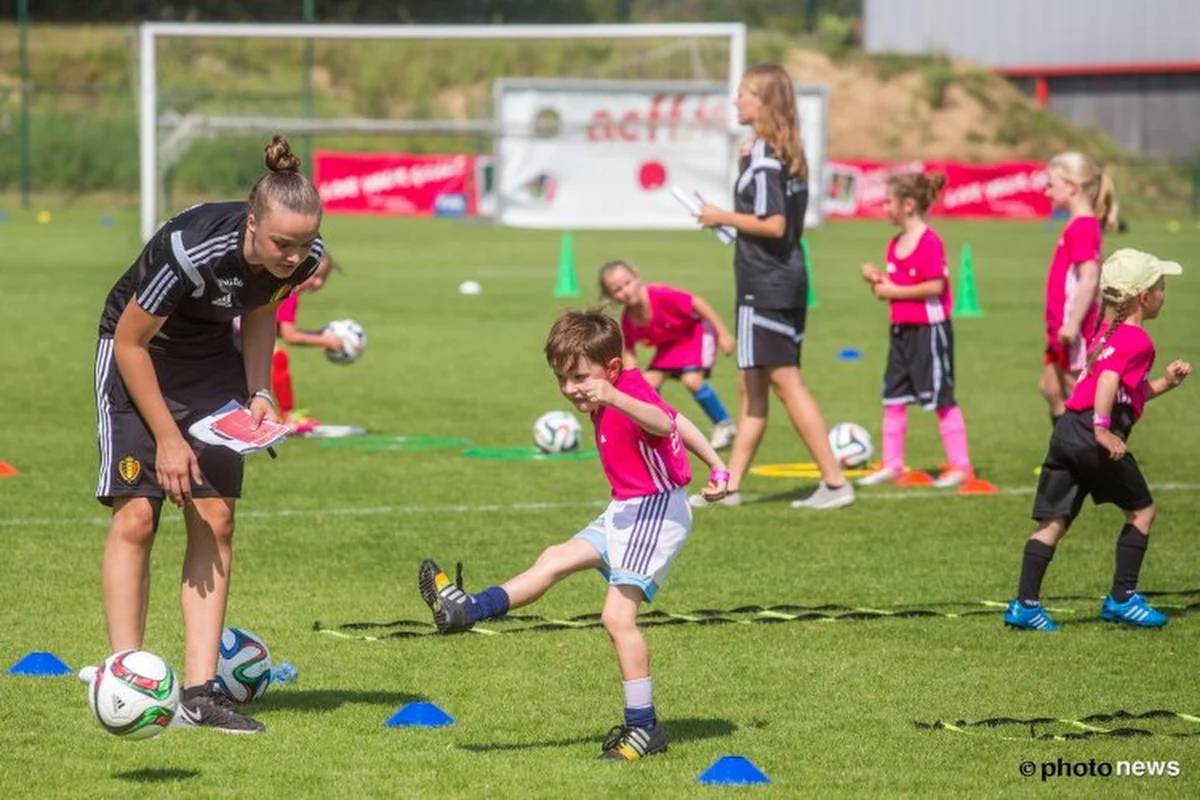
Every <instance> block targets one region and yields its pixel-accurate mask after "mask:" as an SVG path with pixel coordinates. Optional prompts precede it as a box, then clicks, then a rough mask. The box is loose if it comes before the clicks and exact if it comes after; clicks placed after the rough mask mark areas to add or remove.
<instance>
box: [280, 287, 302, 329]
mask: <svg viewBox="0 0 1200 800" xmlns="http://www.w3.org/2000/svg"><path fill="white" fill-rule="evenodd" d="M299 306H300V293H299V292H297V291H294V290H293V291H291V292H289V293H288V296H287V297H286V298H285V299H284V301H283V302H282V303H280V304H279V308H277V309H275V324H276V325H278V324H279V323H281V322H290V323H292V324H293V325H295V324H296V309H297V308H299Z"/></svg>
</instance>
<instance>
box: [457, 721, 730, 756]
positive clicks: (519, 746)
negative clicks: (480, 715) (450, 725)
mask: <svg viewBox="0 0 1200 800" xmlns="http://www.w3.org/2000/svg"><path fill="white" fill-rule="evenodd" d="M663 725H664V726H665V727H666V729H667V740H668V741H670V742H687V741H692V740H694V739H719V738H722V737H724V736H731V735H732V734H733V733H734V732H735V731H737V725H735V724H733V723H732V722H730V721H729V720H727V719H700V718H696V717H685V718H684V719H673V720H666V721H664V722H663ZM603 739H604V736H603V735H601V734H595V733H593V734H591V735H589V736H574V737H571V738H570V739H551V740H549V741H541V742H502V743H494V744H460V745H458V748H459V749H460V750H468V751H470V752H472V753H492V752H504V751H506V750H536V749H539V748H543V747H574V746H576V745H581V744H594V745H596V746H597V747H599V746H600V743H601V742H602V741H603Z"/></svg>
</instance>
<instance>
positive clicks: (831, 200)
mask: <svg viewBox="0 0 1200 800" xmlns="http://www.w3.org/2000/svg"><path fill="white" fill-rule="evenodd" d="M825 169H826V172H825V198H824V205H823V206H822V211H823V212H824V215H825V216H826V217H828V218H830V219H886V218H887V211H886V204H887V180H888V178H889V177H891V176H892V175H894V174H896V173H900V172H914V171H921V172H925V173H932V172H941V173H943V174H944V175H945V176H946V187H945V188H944V189H942V195H941V197H940V198H938V201H937V202H936V203H934V205H933V208H931V209H930V215H931V216H935V217H975V218H1006V219H1031V218H1037V217H1048V216H1049V215H1050V200H1049V199H1048V198H1047V197H1046V183H1047V179H1046V165H1045V164H1042V163H1037V162H1030V161H1012V162H1004V163H997V164H965V163H962V162H957V161H909V162H903V163H896V162H883V161H862V160H858V159H852V160H831V161H829V163H828V164H827V165H826V168H825Z"/></svg>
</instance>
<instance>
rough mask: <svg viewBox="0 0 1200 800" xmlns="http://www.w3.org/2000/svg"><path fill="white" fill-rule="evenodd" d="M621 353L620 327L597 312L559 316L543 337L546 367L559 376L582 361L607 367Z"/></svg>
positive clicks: (623, 346) (623, 345)
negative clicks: (547, 365) (544, 337)
mask: <svg viewBox="0 0 1200 800" xmlns="http://www.w3.org/2000/svg"><path fill="white" fill-rule="evenodd" d="M624 349H625V343H624V340H623V339H622V337H621V326H620V324H618V323H617V321H616V320H615V319H613V318H612V317H610V316H609V315H608V314H605V313H604V312H603V311H601V310H599V309H589V310H587V311H577V310H572V311H566V312H563V314H562V316H560V317H559V318H558V319H557V320H555V321H554V325H552V326H551V327H550V333H549V334H548V335H547V336H546V363H547V364H549V365H550V368H551V369H552V370H554V371H555V372H557V373H558V374H560V375H561V374H563V373H565V372H567V371H569V370H570V369H572V368H573V367H575V365H576V364H578V363H579V361H580V360H581V359H584V358H586V359H587V360H588V361H591V362H592V363H594V364H603V365H607V364H608V363H609V362H610V361H612V360H613V359H614V358H616V359H620V358H621V353H622V352H623V351H624Z"/></svg>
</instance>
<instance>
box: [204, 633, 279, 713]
mask: <svg viewBox="0 0 1200 800" xmlns="http://www.w3.org/2000/svg"><path fill="white" fill-rule="evenodd" d="M270 686H271V651H270V650H268V649H267V644H266V642H264V641H263V640H262V639H260V638H259V637H257V636H255V635H254V634H253V633H251V632H250V631H248V630H246V629H244V628H226V629H225V630H223V631H221V649H220V650H219V651H218V653H217V689H218V690H219V691H221V692H224V693H225V694H226V695H227V696H228V697H229V699H231V700H233V701H234V702H235V703H249V702H252V701H254V700H257V699H258V698H260V697H262V696H263V695H264V694H266V693H267V689H268V688H269V687H270Z"/></svg>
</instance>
